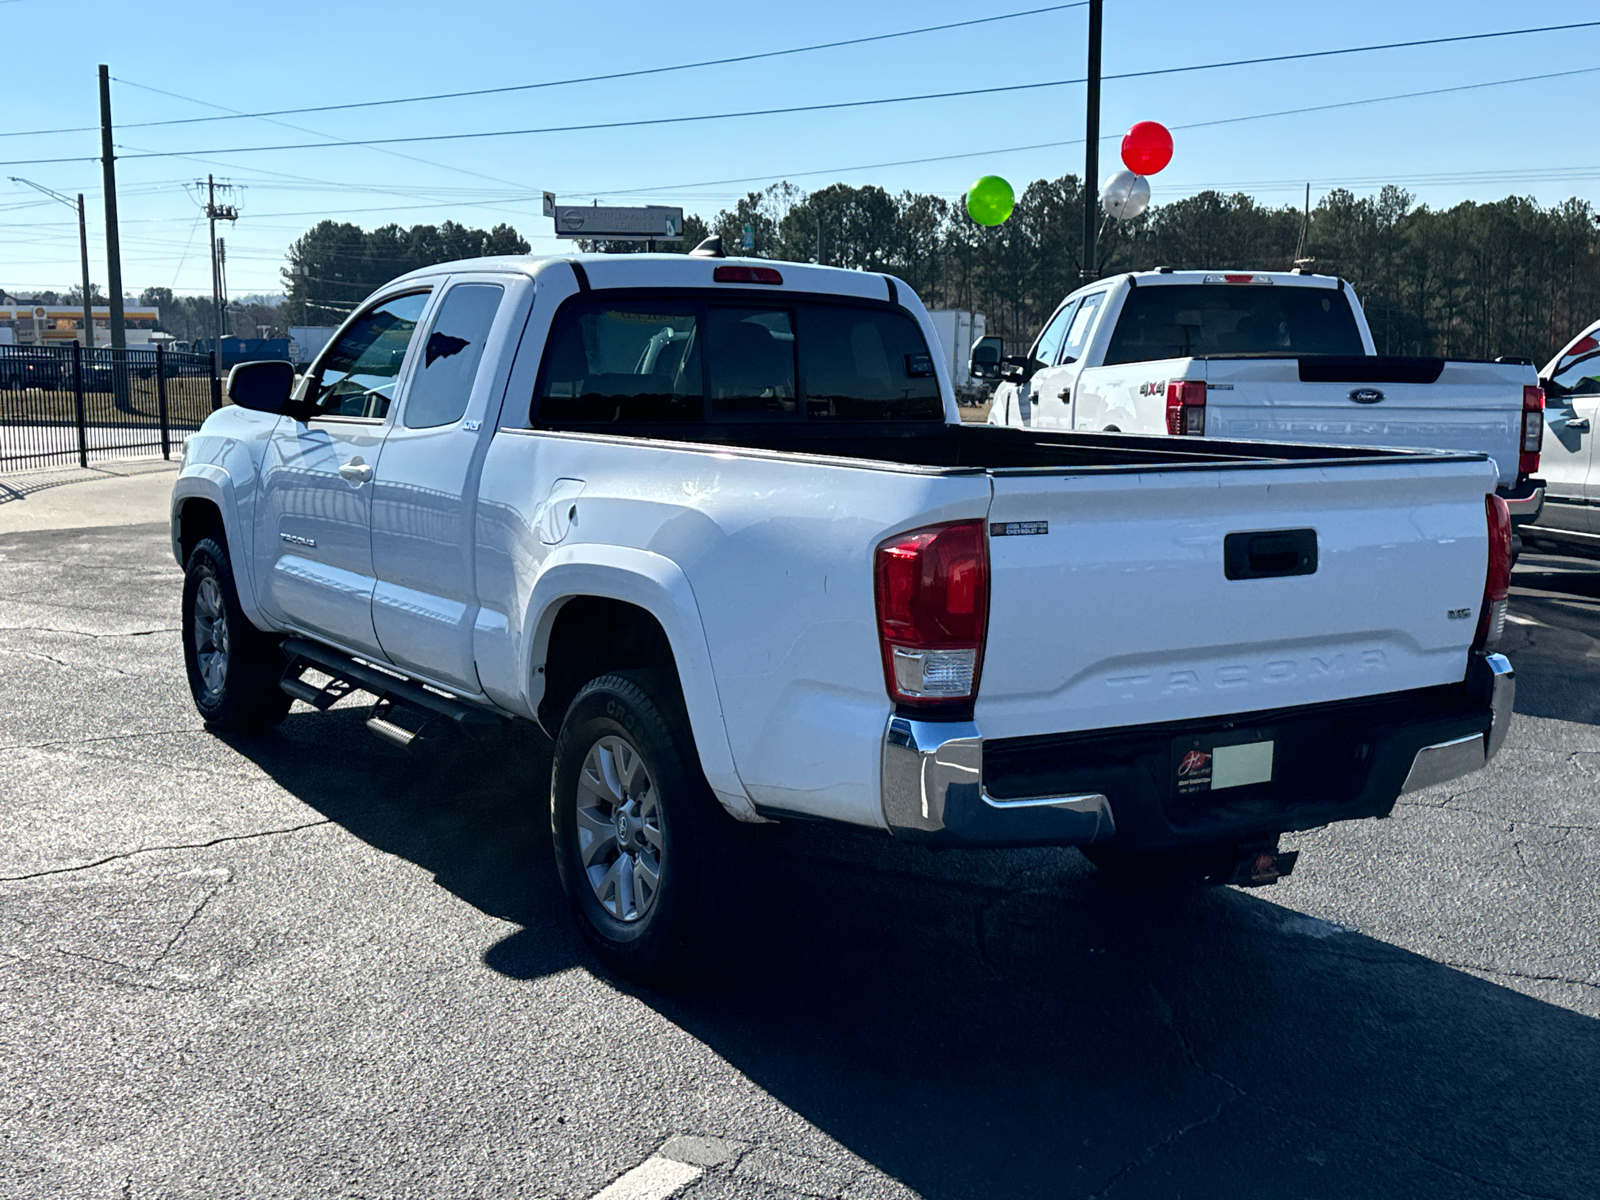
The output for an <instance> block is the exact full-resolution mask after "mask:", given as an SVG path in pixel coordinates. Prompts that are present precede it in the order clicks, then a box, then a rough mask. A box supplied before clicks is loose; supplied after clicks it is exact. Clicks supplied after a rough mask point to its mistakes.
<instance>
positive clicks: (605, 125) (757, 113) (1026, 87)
mask: <svg viewBox="0 0 1600 1200" xmlns="http://www.w3.org/2000/svg"><path fill="white" fill-rule="evenodd" d="M1597 26H1600V21H1576V22H1572V23H1570V24H1566V25H1542V26H1538V27H1536V28H1528V29H1507V30H1500V31H1498V32H1494V33H1473V34H1458V35H1456V36H1453V37H1444V38H1425V39H1421V40H1415V41H1409V42H1383V43H1380V44H1376V45H1371V46H1346V47H1342V48H1339V49H1335V50H1306V51H1302V52H1299V53H1296V54H1275V55H1267V56H1264V57H1259V58H1236V59H1229V60H1227V61H1224V62H1214V63H1192V64H1189V65H1186V66H1179V67H1156V68H1152V69H1150V70H1147V71H1123V72H1120V73H1118V74H1110V75H1105V76H1103V78H1104V79H1106V80H1114V79H1115V80H1122V79H1149V78H1153V77H1155V76H1161V75H1181V74H1186V73H1191V72H1195V71H1215V70H1221V69H1225V68H1232V67H1248V66H1260V65H1262V64H1265V63H1279V62H1299V61H1304V60H1306V59H1312V58H1331V57H1334V56H1337V55H1349V54H1366V53H1371V52H1373V51H1378V50H1398V49H1407V48H1412V47H1417V46H1436V45H1443V44H1446V43H1451V42H1469V41H1483V40H1485V39H1487V38H1501V37H1517V36H1521V35H1524V34H1533V33H1554V32H1560V31H1565V30H1573V29H1590V28H1595V27H1597ZM1083 82H1085V80H1084V79H1083V78H1081V77H1080V78H1075V79H1047V80H1041V81H1039V82H1036V83H1012V84H999V85H996V86H993V87H984V88H962V89H959V90H954V91H946V92H923V93H919V94H916V95H910V96H883V97H878V98H876V99H872V100H836V101H829V102H825V103H820V104H797V105H789V106H786V107H782V108H758V109H745V110H742V111H738V112H723V113H696V114H693V115H690V116H682V117H643V118H638V119H635V120H632V121H596V122H589V123H585V124H580V125H546V126H539V127H535V128H530V129H490V130H479V131H475V132H472V133H433V134H413V135H410V136H406V137H387V138H351V139H347V140H341V141H332V142H299V143H288V144H280V145H274V146H225V147H218V148H213V149H204V150H163V151H148V152H145V153H140V154H129V155H124V156H123V157H125V158H130V159H138V158H183V157H186V156H191V155H197V154H258V153H270V152H272V151H275V150H324V149H333V148H336V147H345V146H392V145H400V144H415V143H418V142H454V141H464V140H469V139H480V138H501V137H526V136H533V135H538V134H547V133H585V132H594V131H598V130H605V129H635V128H641V127H645V126H660V125H683V124H688V123H692V122H697V121H726V120H733V119H737V118H744V117H770V116H785V115H792V114H796V113H812V112H828V111H833V110H838V109H852V108H872V107H880V106H883V105H889V104H911V103H917V102H920V101H924V100H948V99H956V98H960V97H967V96H992V95H999V94H1003V93H1011V92H1025V91H1036V90H1038V89H1041V88H1055V87H1067V86H1069V85H1072V84H1078V83H1083ZM89 161H93V160H92V159H85V158H31V159H18V160H15V161H12V162H0V166H8V167H10V166H36V165H40V164H45V163H61V162H89Z"/></svg>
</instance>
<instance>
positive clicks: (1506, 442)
mask: <svg viewBox="0 0 1600 1200" xmlns="http://www.w3.org/2000/svg"><path fill="white" fill-rule="evenodd" d="M998 342H999V339H998V338H986V339H984V341H983V342H981V343H979V345H978V346H977V347H975V349H974V359H975V361H974V363H973V369H974V370H977V371H980V372H981V373H982V374H984V375H985V376H987V377H991V378H1003V379H1004V380H1005V382H1002V383H1001V384H1000V386H999V387H998V388H997V389H996V390H995V395H994V401H993V404H992V406H991V408H990V410H989V422H990V423H991V424H995V425H1017V426H1027V427H1031V428H1034V429H1100V430H1107V429H1109V430H1121V431H1122V432H1124V433H1157V434H1162V433H1164V434H1170V435H1174V436H1178V437H1217V438H1234V439H1262V440H1266V441H1277V442H1307V443H1312V444H1316V445H1340V446H1399V447H1409V448H1412V449H1435V450H1479V451H1482V452H1483V453H1485V454H1488V455H1489V456H1490V457H1491V458H1493V459H1494V461H1495V463H1496V465H1497V466H1498V467H1499V470H1500V478H1499V481H1498V484H1497V490H1498V491H1499V493H1500V494H1501V495H1502V496H1504V497H1505V498H1506V501H1507V503H1508V504H1509V505H1510V507H1511V517H1512V521H1513V522H1514V523H1515V524H1518V525H1520V524H1523V523H1525V522H1528V521H1532V520H1533V519H1534V518H1536V517H1537V516H1538V515H1539V510H1540V506H1541V505H1542V504H1543V500H1544V485H1543V481H1542V480H1540V479H1539V478H1537V475H1538V472H1539V452H1540V444H1541V440H1542V438H1543V434H1544V428H1543V422H1544V392H1543V390H1541V388H1540V386H1539V377H1538V375H1537V373H1536V372H1535V371H1534V368H1533V364H1532V363H1531V362H1529V361H1521V360H1518V361H1511V360H1496V361H1495V362H1475V361H1468V360H1462V359H1443V358H1405V357H1396V356H1391V355H1380V354H1378V353H1377V351H1376V349H1375V347H1374V344H1373V340H1372V333H1371V331H1370V330H1369V329H1368V328H1367V320H1366V315H1365V314H1364V313H1363V312H1362V310H1361V304H1360V302H1359V301H1358V300H1357V299H1356V296H1355V292H1354V291H1353V290H1352V289H1351V287H1350V286H1349V285H1348V284H1347V283H1345V281H1344V280H1342V279H1336V278H1334V277H1332V276H1329V275H1302V274H1297V273H1295V272H1279V271H1173V270H1170V269H1167V268H1162V269H1160V270H1156V271H1137V272H1131V273H1128V274H1124V275H1116V276H1112V277H1109V278H1106V279H1102V280H1098V281H1096V282H1095V283H1092V284H1088V285H1086V286H1084V287H1082V288H1079V289H1078V290H1077V291H1076V292H1073V293H1072V295H1070V296H1068V297H1067V298H1066V299H1065V300H1063V301H1062V302H1061V305H1060V307H1059V308H1057V309H1056V311H1055V313H1054V314H1053V315H1052V316H1051V317H1050V319H1049V320H1048V321H1046V322H1045V324H1044V328H1043V329H1041V330H1040V332H1039V336H1038V337H1037V338H1036V339H1034V343H1033V346H1032V348H1031V349H1030V351H1029V353H1028V354H1027V355H1026V356H1018V357H1017V358H1016V359H1013V360H1009V361H1007V362H1005V363H1004V364H1002V363H1001V362H1000V353H999V348H998V346H997V344H996V343H998ZM984 343H987V345H985V344H984ZM980 356H981V357H982V358H983V361H981V362H979V361H976V359H978V358H979V357H980Z"/></svg>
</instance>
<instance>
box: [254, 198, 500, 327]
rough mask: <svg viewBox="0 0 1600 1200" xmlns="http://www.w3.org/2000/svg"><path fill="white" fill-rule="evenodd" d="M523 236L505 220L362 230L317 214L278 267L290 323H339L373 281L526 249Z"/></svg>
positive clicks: (378, 284) (375, 285)
mask: <svg viewBox="0 0 1600 1200" xmlns="http://www.w3.org/2000/svg"><path fill="white" fill-rule="evenodd" d="M527 252H528V243H527V242H526V241H524V240H523V239H522V237H521V235H519V234H518V233H517V231H516V230H515V229H513V228H512V227H511V226H509V225H496V226H495V227H494V228H493V229H473V228H471V227H469V226H466V225H457V224H456V223H455V222H454V221H446V222H444V223H443V224H442V225H413V226H412V227H411V228H410V229H405V228H402V227H401V226H399V225H384V226H382V227H380V228H378V229H372V230H363V229H362V228H361V227H360V226H358V225H351V224H349V223H348V222H340V221H320V222H318V223H317V224H316V225H314V226H312V227H311V228H310V229H309V230H307V231H306V232H305V233H304V234H302V235H301V236H300V237H299V238H297V239H296V240H295V242H294V243H293V244H292V245H291V246H290V247H289V253H288V259H289V264H288V266H287V267H285V268H284V269H283V271H282V275H283V282H284V291H285V293H286V295H287V297H288V299H287V301H286V302H285V304H284V306H283V308H284V322H285V323H286V324H289V325H337V324H339V323H340V322H341V321H343V320H344V319H345V318H346V317H347V316H349V315H350V313H351V311H352V310H353V309H354V308H355V307H356V305H358V304H360V303H361V301H362V300H364V299H366V297H367V296H368V295H369V294H370V293H371V292H372V291H373V290H374V289H376V288H378V287H381V286H382V285H383V284H385V283H388V282H389V280H391V279H393V278H394V277H395V276H397V275H404V274H405V273H406V272H407V271H414V270H416V269H417V268H418V267H431V266H433V264H435V263H442V262H451V261H452V260H454V259H458V258H482V257H484V256H486V255H491V254H526V253H527Z"/></svg>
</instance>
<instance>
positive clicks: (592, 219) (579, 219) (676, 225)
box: [546, 204, 683, 242]
mask: <svg viewBox="0 0 1600 1200" xmlns="http://www.w3.org/2000/svg"><path fill="white" fill-rule="evenodd" d="M546 208H547V214H546V215H548V216H551V217H554V218H555V224H556V236H557V237H558V238H592V239H594V240H596V241H608V242H647V241H651V240H660V241H676V240H680V239H682V237H683V209H681V208H668V207H666V206H665V205H660V204H650V205H646V206H645V207H643V208H610V207H606V206H603V205H585V204H547V205H546Z"/></svg>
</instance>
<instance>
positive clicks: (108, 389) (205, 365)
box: [0, 343, 222, 471]
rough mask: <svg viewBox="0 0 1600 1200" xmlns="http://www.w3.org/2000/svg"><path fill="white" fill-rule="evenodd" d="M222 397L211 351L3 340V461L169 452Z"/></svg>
mask: <svg viewBox="0 0 1600 1200" xmlns="http://www.w3.org/2000/svg"><path fill="white" fill-rule="evenodd" d="M221 403H222V386H221V382H220V381H219V380H218V378H217V373H216V367H215V360H214V359H213V356H212V355H210V354H169V353H168V352H167V351H166V350H165V349H155V350H112V349H109V348H104V347H102V348H100V349H95V350H86V349H83V348H82V347H80V346H79V345H77V344H76V343H74V344H73V345H71V346H0V471H16V470H24V469H27V468H32V467H53V466H71V465H72V464H74V463H75V464H77V465H78V466H80V467H86V466H88V465H89V464H90V463H91V462H93V461H96V460H103V459H108V458H138V457H144V456H147V455H154V454H157V453H159V454H160V455H161V457H163V458H171V457H172V450H173V446H174V445H177V446H178V447H179V448H180V449H181V447H182V445H183V435H184V434H185V433H188V432H190V431H191V430H195V429H198V428H200V422H202V421H204V420H205V419H206V418H207V417H208V416H210V415H211V414H212V413H213V412H215V411H216V409H217V408H218V406H219V405H220V404H221Z"/></svg>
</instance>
